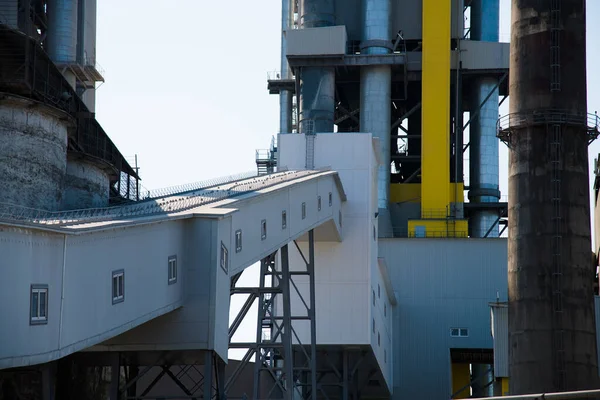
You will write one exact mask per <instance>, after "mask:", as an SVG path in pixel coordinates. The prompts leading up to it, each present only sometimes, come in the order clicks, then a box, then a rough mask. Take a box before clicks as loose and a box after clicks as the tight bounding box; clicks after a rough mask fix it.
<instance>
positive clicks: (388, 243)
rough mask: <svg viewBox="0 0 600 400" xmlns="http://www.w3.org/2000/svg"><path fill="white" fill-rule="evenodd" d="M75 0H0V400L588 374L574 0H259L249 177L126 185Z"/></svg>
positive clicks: (434, 393) (559, 383) (559, 386)
mask: <svg viewBox="0 0 600 400" xmlns="http://www.w3.org/2000/svg"><path fill="white" fill-rule="evenodd" d="M96 6H97V5H96V0H0V181H1V184H2V188H3V189H2V191H0V254H2V255H3V257H1V260H0V270H1V272H2V276H3V279H2V280H0V300H1V301H0V400H9V399H23V400H24V399H27V400H29V399H32V400H33V399H44V400H54V399H57V400H58V399H60V400H62V399H80V398H89V399H110V400H117V399H195V398H205V399H207V398H212V397H215V398H218V399H226V398H229V399H255V400H258V399H286V400H291V399H344V400H346V399H354V400H358V399H366V398H368V399H425V400H428V399H431V400H437V399H458V398H469V397H491V396H504V395H508V394H527V393H543V392H558V391H568V390H584V389H594V388H600V380H599V379H598V355H597V343H598V339H597V333H596V331H597V329H596V324H597V322H598V321H600V318H596V317H595V316H596V315H598V313H599V312H600V307H597V306H595V304H594V303H595V302H596V303H598V304H599V305H600V300H599V299H600V298H599V297H598V296H597V295H598V287H597V286H598V285H597V283H596V282H597V277H595V270H596V266H597V265H598V263H597V259H598V257H597V256H596V255H595V254H594V252H593V251H592V246H591V229H590V205H589V200H588V194H589V189H590V188H589V183H588V180H589V176H588V165H589V161H588V158H587V146H588V144H589V143H590V142H591V141H593V140H594V139H596V137H597V136H598V134H599V130H598V129H599V121H598V119H597V117H596V116H590V115H588V114H587V104H586V79H585V76H586V69H585V61H586V59H585V1H584V0H519V1H517V0H515V1H513V2H512V38H511V42H510V44H509V43H501V42H499V12H500V5H499V0H444V1H441V0H401V1H400V0H282V16H281V22H282V30H281V68H280V71H278V72H277V73H274V74H272V75H270V76H269V78H268V81H267V88H268V91H269V93H271V94H274V95H278V96H279V99H280V129H279V132H278V134H277V136H276V139H275V138H274V139H273V141H272V143H271V146H270V148H269V149H268V150H266V151H257V152H256V154H257V159H256V162H257V173H256V174H251V175H248V174H246V175H238V176H229V177H223V178H219V179H214V180H212V181H207V182H199V183H196V184H190V185H184V186H179V187H171V188H166V189H161V190H157V191H151V192H149V193H144V194H141V193H140V190H139V187H140V186H139V179H140V178H139V176H138V173H137V168H136V166H135V165H134V166H132V165H130V163H128V161H127V159H126V158H125V157H124V156H123V155H122V154H121V153H120V152H119V150H118V149H117V148H116V146H115V145H114V144H113V142H112V141H111V140H110V138H109V136H108V134H107V133H106V132H105V131H104V130H103V129H102V127H101V125H100V124H99V122H98V121H97V120H96V118H95V113H94V109H95V88H96V84H97V83H98V82H102V81H103V80H104V78H103V75H102V71H101V69H100V68H99V66H98V64H97V63H96V43H95V42H96ZM100 6H102V5H100ZM509 95H510V114H508V115H506V116H499V106H500V104H502V103H503V102H504V101H505V100H506V99H507V98H509ZM499 146H508V149H509V152H510V161H509V193H501V192H500V187H499V156H498V152H499ZM596 170H597V171H598V168H597V169H596ZM465 175H468V179H467V180H465V179H464V177H465ZM597 176H600V172H598V175H597ZM598 179H600V178H596V184H595V187H594V189H595V192H596V197H595V199H596V204H595V207H596V209H597V210H598V207H599V206H598V205H597V204H599V203H598V201H597V193H598V190H599V187H600V183H598V182H599V181H598ZM506 195H508V197H507V196H506ZM597 215H598V214H597ZM599 221H600V218H597V219H596V222H595V234H596V239H597V240H596V242H597V241H598V239H600V237H599V236H598V235H599V229H600V228H599V226H600V222H599ZM256 263H259V264H260V277H259V279H258V281H259V284H258V286H256V287H245V286H241V285H240V283H239V282H240V281H239V279H240V276H241V274H242V273H243V272H244V271H245V270H246V269H247V268H248V267H250V266H251V265H253V264H256ZM595 295H596V297H595ZM234 296H241V298H243V299H244V301H243V306H242V307H241V309H240V310H239V312H238V313H237V315H236V316H235V317H234V318H231V319H230V315H229V311H230V300H231V298H233V297H234ZM253 305H258V313H257V314H254V315H251V314H252V313H251V312H250V310H251V309H253V308H252V307H253ZM247 319H254V321H256V331H255V332H252V335H253V337H255V339H254V340H252V341H250V342H249V341H247V340H245V341H242V340H239V336H240V335H239V333H240V332H239V329H238V328H239V327H240V325H241V324H242V322H243V321H244V320H247ZM234 349H235V350H242V353H241V354H243V357H241V359H240V360H232V359H230V358H229V354H230V351H231V350H234Z"/></svg>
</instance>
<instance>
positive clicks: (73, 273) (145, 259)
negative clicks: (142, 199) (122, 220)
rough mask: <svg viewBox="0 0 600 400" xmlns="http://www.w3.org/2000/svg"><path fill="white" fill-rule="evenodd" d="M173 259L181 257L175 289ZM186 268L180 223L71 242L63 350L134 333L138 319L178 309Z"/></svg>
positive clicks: (97, 235) (168, 223)
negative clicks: (119, 289)
mask: <svg viewBox="0 0 600 400" xmlns="http://www.w3.org/2000/svg"><path fill="white" fill-rule="evenodd" d="M140 250H142V251H140ZM171 255H176V256H177V261H178V270H179V272H180V274H179V276H178V281H177V283H175V284H173V285H169V284H168V258H169V256H171ZM185 263H186V259H185V255H184V248H183V229H182V222H181V221H175V222H165V223H159V224H154V225H146V226H143V227H132V228H130V229H118V230H114V231H107V232H98V233H92V234H84V235H81V236H76V237H69V238H68V242H67V263H66V264H67V265H66V270H65V298H64V306H63V308H64V310H63V330H62V336H61V347H62V348H65V347H68V346H71V345H75V344H78V343H82V342H90V341H91V342H93V341H95V338H96V337H98V336H102V335H106V334H110V331H111V330H114V329H124V330H128V329H131V328H132V327H133V326H135V325H137V324H135V322H134V321H135V320H136V319H138V318H143V317H144V316H145V315H150V314H152V313H155V312H158V311H159V310H161V309H163V308H165V307H168V306H176V305H178V304H179V303H180V302H181V300H182V297H183V296H182V295H183V290H182V285H183V282H184V280H185V272H184V268H185V265H186V264H185ZM120 269H123V270H124V272H125V300H124V301H123V302H121V303H116V304H113V302H112V271H115V270H120ZM132 324H133V326H132ZM111 336H114V335H111ZM90 344H94V343H90ZM88 346H89V344H88V345H86V346H84V347H88Z"/></svg>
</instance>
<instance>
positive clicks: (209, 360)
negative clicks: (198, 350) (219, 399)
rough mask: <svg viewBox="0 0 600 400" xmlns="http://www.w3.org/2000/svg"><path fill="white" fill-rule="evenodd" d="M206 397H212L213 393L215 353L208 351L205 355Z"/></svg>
mask: <svg viewBox="0 0 600 400" xmlns="http://www.w3.org/2000/svg"><path fill="white" fill-rule="evenodd" d="M203 385H204V388H203V392H204V398H205V399H212V394H213V355H212V352H210V351H207V352H206V354H205V355H204V382H203Z"/></svg>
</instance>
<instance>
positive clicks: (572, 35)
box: [268, 0, 598, 398]
mask: <svg viewBox="0 0 600 400" xmlns="http://www.w3.org/2000/svg"><path fill="white" fill-rule="evenodd" d="M512 7H513V12H512V27H513V28H512V45H511V47H510V71H511V72H510V76H509V68H508V67H509V44H508V43H498V41H499V2H498V0H473V1H464V2H463V1H443V2H440V1H433V0H422V1H421V0H415V1H402V2H400V1H389V0H362V1H360V0H356V1H350V2H348V1H344V2H341V1H333V0H331V1H328V0H298V1H288V0H283V2H282V10H283V12H282V47H281V53H282V59H281V74H280V79H275V78H273V77H269V80H268V89H269V91H270V93H275V94H279V96H280V136H279V142H278V145H279V149H281V151H282V154H284V149H283V148H284V146H285V144H286V143H288V145H291V143H294V146H295V148H298V146H299V142H298V141H296V140H292V139H288V136H290V134H291V135H293V134H299V135H302V136H304V137H305V142H306V144H305V146H304V148H305V153H306V154H305V165H304V166H305V167H306V168H313V167H315V166H321V165H315V164H314V154H315V152H317V153H318V150H317V151H316V150H315V149H316V148H318V146H319V142H324V139H323V136H324V135H326V134H335V135H344V134H348V133H350V132H363V133H372V134H373V135H374V136H375V137H377V138H378V139H379V140H378V144H379V159H380V163H379V170H378V174H377V187H378V188H377V192H378V196H377V204H378V213H377V220H378V225H379V227H378V237H379V255H378V257H379V258H380V259H383V260H384V261H385V262H386V263H387V267H388V269H389V272H390V276H391V281H392V282H391V284H392V286H393V289H394V292H395V293H396V294H397V295H398V296H400V297H403V296H405V294H404V293H403V292H404V291H406V290H409V291H411V290H415V291H420V290H424V291H427V288H426V287H425V286H424V285H423V286H421V285H418V284H415V286H414V287H410V288H409V287H407V286H406V284H405V283H403V282H402V280H403V279H407V278H408V277H410V279H412V280H414V279H418V277H419V276H422V275H424V274H427V273H426V272H424V271H429V268H431V270H430V271H431V272H430V273H432V274H434V275H435V274H441V275H444V276H443V277H441V278H440V277H434V278H433V280H432V281H431V282H429V284H430V285H434V286H436V287H438V288H439V290H441V291H442V292H444V293H443V294H432V295H428V294H426V293H424V294H422V299H421V300H420V301H421V303H420V304H412V303H411V302H412V301H414V300H415V299H416V298H418V297H419V295H413V296H412V297H413V298H412V299H411V300H410V301H409V302H408V304H403V301H402V300H401V301H399V304H398V305H397V306H395V307H394V334H393V339H394V340H393V341H394V360H393V363H394V373H393V379H392V380H393V385H394V390H393V395H392V396H393V398H403V396H405V395H409V396H415V397H419V398H436V397H434V393H436V396H443V395H445V394H444V393H443V392H444V391H443V390H441V391H436V390H435V389H431V388H428V387H426V386H427V385H428V384H427V383H425V382H424V381H423V380H422V379H420V378H419V377H417V376H414V375H412V374H411V373H410V372H409V369H410V367H409V366H408V364H409V363H408V362H407V361H406V359H410V360H412V364H411V366H412V368H413V369H415V370H419V371H421V373H422V374H428V375H429V376H430V375H431V374H432V373H434V372H433V371H431V370H427V369H425V368H423V365H424V364H425V365H431V364H426V363H425V360H423V359H417V356H414V358H413V352H414V351H415V348H414V346H413V348H410V346H405V345H404V344H403V343H402V342H403V341H410V342H411V343H413V344H415V343H419V342H420V341H425V340H426V339H424V338H423V336H421V337H419V338H417V336H418V335H417V334H415V333H413V332H410V331H409V329H407V328H405V327H403V326H402V324H408V325H411V324H415V326H419V327H420V328H422V329H424V330H425V331H426V332H427V333H424V332H420V333H423V334H424V336H427V337H428V338H429V339H430V342H429V343H432V342H434V343H435V346H434V347H435V348H436V349H437V351H439V352H440V353H441V355H440V356H439V357H440V358H434V359H436V360H439V361H441V360H442V359H443V357H444V355H445V354H444V353H445V352H447V351H448V350H449V352H450V358H451V364H452V374H451V376H452V391H451V395H452V397H453V398H461V397H468V396H469V395H470V394H473V395H474V396H475V397H477V395H479V396H483V394H485V393H486V391H491V390H492V388H493V391H494V392H495V393H497V394H506V393H508V390H509V389H508V386H509V384H508V378H509V376H510V377H511V382H513V381H514V383H511V384H510V391H511V392H512V393H514V394H519V393H532V392H544V391H545V392H549V391H558V390H565V389H584V388H590V387H594V386H595V385H596V381H597V376H598V370H597V360H596V336H595V332H594V317H593V294H594V291H593V275H594V272H593V263H592V259H593V255H592V253H591V252H590V249H591V246H590V231H589V204H588V200H587V199H588V197H587V195H588V192H589V185H588V180H587V179H588V173H587V168H588V161H587V145H588V143H589V142H590V141H591V140H594V139H595V138H596V137H597V135H598V121H597V119H594V118H593V116H589V115H587V112H586V89H585V1H583V0H574V1H566V0H565V1H563V0H552V1H542V0H540V1H535V0H532V1H520V2H513V4H512ZM357 10H360V12H357ZM575 77H576V78H575ZM509 87H510V94H511V95H512V96H511V102H510V115H508V116H504V117H502V118H500V119H498V117H499V112H498V110H499V105H500V104H502V102H503V101H505V100H506V98H507V96H508V94H509ZM467 128H468V129H467ZM467 138H468V139H467ZM499 138H500V139H501V140H502V141H504V142H505V143H506V144H507V145H508V147H509V149H510V154H511V158H510V185H509V187H510V189H509V192H510V193H509V195H510V196H509V199H510V202H509V204H510V218H507V217H508V216H509V212H508V210H509V208H508V207H507V203H506V202H502V201H501V194H500V191H499V185H498V175H499V171H498V168H499V166H498V146H499V145H500V143H501V142H500V140H499ZM341 141H342V139H340V142H341ZM466 154H468V155H469V161H468V167H465V165H467V163H466V160H465V157H464V155H466ZM279 165H280V166H286V165H288V164H287V163H286V160H285V157H283V156H280V157H279ZM464 168H468V171H469V179H468V182H467V184H466V185H465V180H464V179H463V176H464ZM532 171H536V172H535V173H532ZM467 199H468V200H467ZM500 226H501V227H502V230H501V231H499V227H500ZM507 226H509V227H510V228H511V230H510V234H509V236H510V239H509V245H508V249H507V248H506V247H505V246H506V242H505V241H504V239H495V241H493V240H492V241H489V240H483V239H486V238H490V239H491V238H498V237H499V236H500V234H501V233H503V232H504V230H505V229H506V227H507ZM402 238H411V239H413V238H414V240H415V241H414V242H410V244H409V243H408V242H406V241H404V240H403V239H402ZM417 238H418V239H419V240H418V241H417ZM428 238H438V239H439V240H437V241H434V240H427V239H428ZM462 238H464V239H466V238H468V240H466V241H465V240H461V239H462ZM495 245H499V246H498V247H495V248H493V250H492V247H493V246H495ZM487 246H490V247H489V249H488V251H489V252H490V253H489V254H490V257H489V258H487V259H477V257H476V256H475V255H476V254H477V253H479V252H480V251H481V249H482V248H485V247H487ZM417 248H419V250H416V249H417ZM426 249H429V250H426ZM441 249H444V250H441ZM455 252H467V253H469V255H470V256H472V257H466V258H470V259H469V260H466V259H464V258H462V259H461V257H460V256H458V255H457V254H455ZM416 253H418V254H419V255H416ZM413 254H414V255H413ZM429 254H436V256H435V257H434V258H431V256H429ZM412 257H415V259H414V260H413V259H411V258H412ZM418 257H422V258H421V259H417V258H418ZM440 258H446V259H445V260H443V261H441V260H440ZM507 261H508V266H509V268H508V273H509V276H508V288H507V277H506V265H507ZM470 263H475V264H478V265H477V266H476V267H477V268H479V270H478V271H477V272H474V271H473V270H469V266H470V265H468V264H470ZM440 264H441V265H440ZM455 264H461V266H460V267H458V266H457V265H455ZM465 264H467V265H465ZM445 265H449V266H451V268H449V271H447V270H446V269H445V268H444V266H445ZM471 267H473V266H472V265H471ZM413 268H414V270H413ZM461 268H465V269H466V270H469V272H466V271H465V270H462V271H461ZM409 271H410V273H409ZM461 272H462V273H463V274H465V275H464V276H463V277H461V278H462V279H464V281H463V282H460V279H457V278H455V277H452V278H451V277H450V276H449V275H447V274H456V275H460V274H461ZM541 278H543V279H541ZM412 283H413V284H414V281H412ZM482 283H483V285H484V286H487V288H482V289H481V290H480V291H478V293H477V294H476V293H475V291H474V285H481V284H482ZM575 288H576V289H575ZM507 289H508V290H507ZM461 291H462V292H463V293H465V295H466V296H467V297H470V296H474V297H477V296H481V299H482V301H481V302H480V303H479V305H478V306H474V305H473V304H470V303H469V302H468V301H466V302H460V305H458V304H457V303H455V304H456V306H455V308H454V309H453V310H451V311H450V310H448V311H450V312H458V314H463V313H464V314H465V315H468V317H467V318H464V316H457V315H455V316H453V317H450V318H448V321H445V322H446V323H450V324H456V322H451V321H469V322H468V323H469V324H472V325H474V326H475V327H481V325H480V324H481V323H483V321H482V320H481V319H482V315H481V314H478V311H475V312H474V313H473V315H469V314H470V312H473V311H467V309H471V310H474V309H475V308H477V307H481V306H482V305H483V304H484V303H486V301H484V300H483V299H485V298H490V306H491V308H492V314H493V318H492V325H493V326H492V334H493V335H494V338H493V342H494V351H493V355H492V354H488V353H487V350H486V349H485V348H486V347H487V346H489V344H484V345H482V343H486V342H487V340H485V339H484V337H481V338H471V337H469V339H466V338H465V339H463V341H462V343H460V344H459V342H458V341H455V340H454V339H451V340H448V339H447V338H443V337H442V336H441V335H440V334H439V333H436V334H434V333H431V330H435V329H444V328H445V329H449V334H450V336H452V337H454V334H455V333H456V336H458V337H460V336H463V329H462V328H461V327H460V326H457V325H455V326H454V327H452V325H450V326H448V325H446V326H444V324H443V323H440V324H439V325H438V323H436V322H434V321H433V319H435V318H437V317H435V316H434V315H439V313H440V312H441V311H440V309H439V307H440V304H439V303H437V305H433V304H432V305H429V304H427V303H428V301H429V298H428V297H429V296H433V297H434V298H435V297H438V298H437V299H436V300H437V301H440V300H442V299H443V300H442V301H451V302H454V301H457V300H458V298H457V297H459V295H458V292H461ZM507 296H508V298H507ZM317 298H318V293H317ZM507 299H508V308H507V307H506V300H507ZM436 300H434V301H433V303H436ZM407 306H408V307H407ZM411 307H414V309H413V310H417V309H418V310H420V312H421V313H425V314H427V313H431V314H430V316H429V317H428V316H424V315H422V314H421V315H412V319H410V318H407V316H406V315H407V314H408V313H410V310H411ZM462 307H464V308H465V309H462V310H460V311H459V310H457V309H460V308H462ZM484 308H485V307H484ZM424 310H427V311H424ZM507 315H508V319H507ZM419 320H424V321H419ZM507 321H508V326H507ZM568 321H572V322H568ZM462 323H465V322H462ZM398 324H399V325H398ZM398 327H399V328H400V332H398V331H397V330H396V329H397V328H398ZM476 329H478V328H476ZM507 329H508V330H509V332H510V339H508V336H506V337H505V335H506V331H507ZM473 330H474V329H471V331H470V330H469V329H467V328H464V336H465V337H467V336H470V335H472V333H470V332H472V331H473ZM508 340H510V341H509V342H508V343H507V341H508ZM438 342H441V343H438ZM476 343H477V344H476ZM488 343H489V342H488ZM415 346H416V347H418V348H421V347H420V346H419V345H418V344H417V345H415ZM454 346H456V347H457V348H454ZM448 348H449V349H448ZM509 348H510V361H509V359H508V353H509V350H508V349H509ZM421 349H423V351H426V350H425V348H421ZM427 351H433V350H432V348H431V347H429V348H428V349H427ZM477 352H479V354H478V355H475V353H477ZM486 354H487V355H486ZM431 360H432V359H430V361H431ZM442 362H443V361H442ZM488 363H489V366H490V368H488ZM469 364H470V365H471V367H470V368H471V372H470V373H469V371H468V370H466V371H465V370H464V368H465V365H466V366H467V368H468V365H469ZM509 365H510V368H509ZM575 365H577V367H575ZM492 366H493V368H492ZM434 370H435V371H436V372H437V373H440V374H443V373H445V372H444V371H443V370H439V369H437V367H436V368H434ZM509 370H510V372H509ZM488 374H489V375H488ZM432 379H434V380H435V379H436V378H432ZM438 384H439V385H440V387H443V386H445V385H447V382H445V381H444V380H443V379H441V380H439V381H438ZM486 388H487V389H486ZM440 398H441V397H440Z"/></svg>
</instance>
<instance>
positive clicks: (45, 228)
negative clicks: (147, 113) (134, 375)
mask: <svg viewBox="0 0 600 400" xmlns="http://www.w3.org/2000/svg"><path fill="white" fill-rule="evenodd" d="M345 200H346V197H345V194H344V190H343V188H342V185H341V183H340V180H339V178H338V175H337V173H336V172H332V171H328V170H319V171H287V172H281V173H276V174H272V175H266V176H260V177H253V178H247V179H241V180H235V181H233V182H224V183H220V184H217V185H214V186H211V187H203V188H199V189H195V190H187V191H184V192H181V193H174V194H168V195H165V196H161V197H159V198H152V199H148V200H145V201H141V202H138V203H134V204H131V205H125V206H120V207H111V208H105V209H88V210H77V211H71V212H64V213H49V212H44V211H39V210H31V209H26V208H23V207H19V206H14V205H0V251H1V252H2V254H4V255H5V257H3V260H2V264H3V271H5V272H4V278H5V279H3V280H2V281H1V282H0V293H1V294H0V300H1V301H0V315H3V316H6V318H5V319H3V324H2V326H3V328H1V329H0V343H1V344H2V345H1V346H0V369H2V368H11V367H20V366H27V365H33V364H39V363H45V362H49V361H52V360H56V359H59V358H61V357H64V356H66V355H69V354H71V353H73V352H77V351H81V350H84V349H88V350H89V349H90V348H92V350H107V349H121V350H130V351H138V350H153V351H155V350H186V349H194V350H201V349H206V350H214V351H215V352H216V353H217V354H219V356H221V358H223V359H224V360H226V359H227V345H228V318H229V296H230V279H231V277H232V276H234V275H235V274H237V273H239V272H241V271H243V270H244V269H245V268H247V267H248V266H250V265H252V264H253V263H255V262H257V261H259V260H261V259H263V258H264V257H266V256H267V255H269V254H272V253H274V252H275V251H277V250H278V249H279V248H281V247H282V246H284V245H286V244H287V243H289V242H291V241H292V240H295V239H297V238H300V237H301V236H303V235H305V234H306V233H307V232H308V231H309V230H314V238H315V241H317V242H318V241H341V240H342V229H341V220H340V219H341V205H342V203H343V202H344V201H345ZM10 266H12V267H10ZM39 290H41V291H42V292H40V291H39ZM34 291H35V293H36V294H34ZM40 293H43V294H40ZM41 297H43V299H44V300H43V302H40V298H41ZM161 316H162V317H161ZM158 317H161V318H158ZM144 323H147V324H145V325H144V329H141V330H140V329H136V328H137V327H139V326H140V325H141V324H144ZM167 331H168V334H167ZM92 346H94V347H92Z"/></svg>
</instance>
